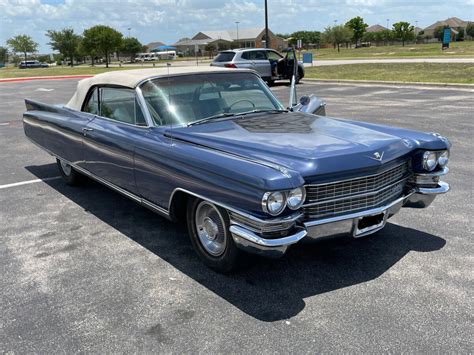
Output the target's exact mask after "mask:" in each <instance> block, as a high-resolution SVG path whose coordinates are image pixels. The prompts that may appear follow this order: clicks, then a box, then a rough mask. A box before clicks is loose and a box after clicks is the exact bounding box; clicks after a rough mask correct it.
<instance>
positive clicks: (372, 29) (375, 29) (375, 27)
mask: <svg viewBox="0 0 474 355" xmlns="http://www.w3.org/2000/svg"><path fill="white" fill-rule="evenodd" d="M386 30H388V28H387V27H384V26H382V25H379V24H376V25H372V26H369V27H367V29H366V32H380V31H386Z"/></svg>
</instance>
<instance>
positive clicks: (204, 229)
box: [195, 201, 226, 256]
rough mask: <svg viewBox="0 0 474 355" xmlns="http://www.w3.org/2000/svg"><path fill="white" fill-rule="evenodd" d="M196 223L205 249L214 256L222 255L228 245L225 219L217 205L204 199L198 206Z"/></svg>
mask: <svg viewBox="0 0 474 355" xmlns="http://www.w3.org/2000/svg"><path fill="white" fill-rule="evenodd" d="M195 224H196V230H197V233H198V237H199V241H200V242H201V245H202V246H203V247H204V250H206V251H207V252H208V253H209V254H211V255H212V256H220V255H222V254H223V253H224V251H225V247H226V238H225V229H224V220H223V218H222V216H221V214H220V213H219V211H218V210H217V209H216V207H215V206H214V205H212V204H211V203H209V202H206V201H202V202H201V203H200V204H199V205H198V207H197V208H196V215H195Z"/></svg>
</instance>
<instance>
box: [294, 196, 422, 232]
mask: <svg viewBox="0 0 474 355" xmlns="http://www.w3.org/2000/svg"><path fill="white" fill-rule="evenodd" d="M415 192H416V191H415V190H412V191H410V192H409V193H408V194H406V195H404V196H402V197H400V198H398V199H396V200H395V201H392V202H390V203H389V204H387V205H384V206H381V207H377V208H372V209H370V210H365V211H361V212H357V213H351V214H346V215H342V216H336V217H330V218H324V219H319V220H315V221H308V222H304V223H303V225H304V226H305V227H306V228H308V227H312V226H317V225H320V224H326V223H333V222H339V221H343V220H345V219H354V218H358V217H363V216H366V215H375V214H378V213H382V212H383V211H385V210H386V209H388V208H390V207H392V206H394V205H396V204H398V203H400V202H402V201H404V200H406V199H408V198H409V197H410V196H411V195H413V194H414V193H415Z"/></svg>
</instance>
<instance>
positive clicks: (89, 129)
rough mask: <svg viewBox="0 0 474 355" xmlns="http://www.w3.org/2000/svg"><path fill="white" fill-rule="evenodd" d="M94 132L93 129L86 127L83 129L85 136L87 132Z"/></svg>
mask: <svg viewBox="0 0 474 355" xmlns="http://www.w3.org/2000/svg"><path fill="white" fill-rule="evenodd" d="M93 130H94V129H93V128H88V127H84V128H83V129H82V132H83V134H84V135H86V134H87V132H90V131H93Z"/></svg>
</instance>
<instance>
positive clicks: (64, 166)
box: [56, 159, 82, 186]
mask: <svg viewBox="0 0 474 355" xmlns="http://www.w3.org/2000/svg"><path fill="white" fill-rule="evenodd" d="M56 164H57V165H58V170H59V173H60V174H61V177H62V178H63V180H64V181H65V182H66V184H68V185H71V186H74V185H78V184H79V183H80V182H81V177H82V176H81V174H79V173H78V172H77V171H76V170H74V168H73V167H72V166H71V165H70V164H69V163H67V162H65V161H64V160H61V159H56Z"/></svg>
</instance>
